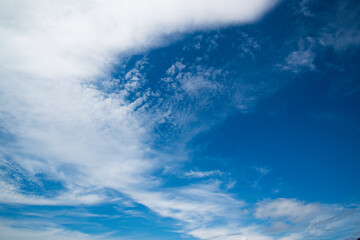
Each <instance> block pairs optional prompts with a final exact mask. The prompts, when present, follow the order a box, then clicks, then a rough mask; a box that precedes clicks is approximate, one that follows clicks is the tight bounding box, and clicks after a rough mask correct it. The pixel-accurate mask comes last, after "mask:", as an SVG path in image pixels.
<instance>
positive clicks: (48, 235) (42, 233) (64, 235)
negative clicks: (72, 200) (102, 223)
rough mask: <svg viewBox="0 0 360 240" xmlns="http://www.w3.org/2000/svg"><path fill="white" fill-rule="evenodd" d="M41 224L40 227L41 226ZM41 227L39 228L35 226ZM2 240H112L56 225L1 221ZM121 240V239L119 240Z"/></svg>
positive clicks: (0, 235) (0, 233) (0, 236)
mask: <svg viewBox="0 0 360 240" xmlns="http://www.w3.org/2000/svg"><path fill="white" fill-rule="evenodd" d="M39 224H40V225H39ZM36 225H39V226H38V227H37V228H34V226H36ZM0 238H1V239H6V240H19V239H28V240H49V239H51V240H63V239H68V240H85V239H86V240H99V239H102V240H104V239H112V238H110V237H109V236H106V235H99V236H94V235H89V234H84V233H81V232H78V231H70V230H67V229H64V228H62V227H60V226H56V225H54V224H46V223H34V222H32V223H31V224H29V222H27V223H23V222H19V221H16V222H14V221H13V222H11V223H10V222H9V220H6V223H4V219H0ZM117 239H118V240H119V238H117Z"/></svg>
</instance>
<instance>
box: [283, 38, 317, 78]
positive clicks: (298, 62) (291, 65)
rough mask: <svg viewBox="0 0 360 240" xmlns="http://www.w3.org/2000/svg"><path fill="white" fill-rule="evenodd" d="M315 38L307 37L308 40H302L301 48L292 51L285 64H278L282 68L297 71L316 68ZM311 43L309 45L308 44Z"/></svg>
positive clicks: (300, 42)
mask: <svg viewBox="0 0 360 240" xmlns="http://www.w3.org/2000/svg"><path fill="white" fill-rule="evenodd" d="M312 44H313V39H312V38H307V39H306V41H304V40H300V41H299V43H298V45H299V49H298V50H295V51H292V52H291V53H290V54H289V55H288V56H287V57H286V58H285V62H284V63H283V64H278V65H277V66H278V67H280V68H281V69H282V70H287V71H292V72H295V73H298V72H301V71H303V70H315V64H314V59H315V53H314V52H313V50H312ZM306 45H309V46H306Z"/></svg>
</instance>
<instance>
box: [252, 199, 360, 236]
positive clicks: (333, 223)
mask: <svg viewBox="0 0 360 240" xmlns="http://www.w3.org/2000/svg"><path fill="white" fill-rule="evenodd" d="M254 215H255V217H256V218H258V219H264V220H266V221H267V222H268V223H269V224H270V226H269V227H268V228H267V232H269V233H283V234H285V236H283V238H282V239H289V240H290V239H291V240H293V239H294V240H296V239H302V238H303V236H307V237H308V238H316V237H319V236H322V237H328V236H329V237H330V236H331V237H335V236H341V237H344V236H350V235H351V234H352V233H353V232H354V230H355V229H356V228H357V227H356V226H357V225H358V224H359V221H360V211H359V208H358V207H356V206H353V207H352V206H348V207H344V206H341V205H336V204H332V205H331V204H323V203H306V202H303V201H299V200H297V199H286V198H279V199H274V200H265V201H262V202H259V203H258V205H257V208H256V210H255V213H254ZM279 223H286V224H279Z"/></svg>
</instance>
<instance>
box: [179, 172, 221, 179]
mask: <svg viewBox="0 0 360 240" xmlns="http://www.w3.org/2000/svg"><path fill="white" fill-rule="evenodd" d="M222 174H223V173H222V172H220V171H219V170H214V171H193V170H190V171H189V172H186V173H185V176H186V177H191V178H203V177H210V176H217V175H222Z"/></svg>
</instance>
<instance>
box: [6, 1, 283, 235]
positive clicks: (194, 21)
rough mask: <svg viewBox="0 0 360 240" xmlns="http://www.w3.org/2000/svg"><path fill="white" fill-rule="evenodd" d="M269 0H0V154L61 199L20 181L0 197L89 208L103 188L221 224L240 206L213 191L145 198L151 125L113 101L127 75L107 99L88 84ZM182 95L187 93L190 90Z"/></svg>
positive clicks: (170, 213) (149, 186) (151, 189)
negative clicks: (177, 37)
mask: <svg viewBox="0 0 360 240" xmlns="http://www.w3.org/2000/svg"><path fill="white" fill-rule="evenodd" d="M275 3H276V1H275V0H271V1H269V0H255V1H250V2H249V1H245V0H243V1H236V0H225V1H215V0H210V1H209V0H208V1H204V0H195V1H194V0H191V1H190V0H185V1H184V0H181V1H180V0H174V1H165V0H159V1H146V0H124V1H106V2H104V1H98V0H90V1H69V0H65V1H56V2H48V1H44V0H33V1H26V2H24V1H20V0H14V1H5V0H1V1H0V16H1V17H0V18H1V19H0V36H1V38H0V102H1V103H2V104H1V105H0V121H1V125H2V126H3V127H4V131H6V132H7V133H8V134H9V135H11V136H12V137H13V140H12V141H10V142H9V143H7V145H6V146H5V147H2V148H1V150H2V153H3V154H4V156H2V157H3V158H4V159H10V160H11V161H13V162H14V163H16V164H17V165H18V166H19V169H23V170H24V171H25V172H27V174H29V175H30V176H32V178H31V181H34V184H36V181H38V182H39V181H40V180H36V175H37V174H43V175H45V176H47V177H49V178H51V179H55V180H56V181H59V182H61V183H62V185H63V186H64V188H65V190H64V191H62V192H61V193H59V194H58V195H56V196H55V197H49V196H39V195H36V194H35V193H32V192H26V191H23V190H22V189H21V184H22V182H21V181H18V182H16V181H9V179H8V178H7V177H6V176H5V175H6V174H5V175H2V179H1V182H0V183H1V186H2V188H1V191H2V194H1V198H0V200H1V201H2V202H3V203H7V204H10V203H22V204H31V205H76V204H95V203H99V202H104V201H111V199H109V198H110V197H109V196H108V194H107V193H106V191H105V190H104V189H112V190H113V191H115V192H116V191H118V192H121V193H124V194H126V195H128V196H129V197H131V198H132V199H134V200H136V201H138V202H139V203H141V204H144V205H145V206H148V207H149V208H150V209H152V210H153V211H155V212H157V213H159V214H160V215H161V216H167V217H172V218H175V219H178V220H181V221H184V222H187V223H190V222H194V221H195V220H199V221H200V222H201V223H204V224H205V223H206V222H207V221H208V220H211V219H213V218H215V217H218V216H221V217H224V218H228V217H229V216H231V214H230V215H229V213H231V211H230V208H229V207H234V208H236V207H238V206H241V202H240V201H237V200H235V199H234V198H232V197H230V196H228V195H227V193H226V192H223V191H221V190H220V189H219V188H218V187H211V186H207V185H198V186H189V187H184V188H181V189H179V190H173V191H171V192H170V193H165V192H162V191H161V190H158V189H157V187H158V186H159V185H160V184H161V179H158V178H155V177H153V176H151V173H152V171H153V170H155V169H158V168H160V166H162V163H161V161H160V160H159V159H157V158H155V157H149V156H150V155H154V150H152V149H150V148H149V146H148V144H147V143H148V142H149V141H151V140H152V136H150V133H149V131H148V128H149V125H150V127H151V123H149V125H148V124H147V123H146V122H145V121H144V120H143V119H142V118H141V117H139V115H137V113H135V109H137V108H138V107H139V106H141V105H142V104H143V103H144V102H146V96H143V97H142V98H141V99H140V98H139V99H138V101H137V102H132V103H129V102H128V101H127V100H126V99H125V97H126V96H127V94H128V92H129V91H135V90H136V89H137V84H138V82H139V81H141V80H142V79H141V76H140V75H139V73H138V72H136V69H135V70H134V71H133V72H131V73H129V75H128V76H124V77H125V78H126V77H128V80H131V81H129V85H127V86H125V87H126V88H125V91H123V92H121V93H119V94H118V95H117V94H108V93H106V92H105V91H102V90H99V88H97V87H95V86H94V85H95V84H96V83H97V82H98V81H100V80H99V79H104V82H106V83H105V85H104V86H108V87H110V86H111V81H110V82H109V81H107V79H108V78H110V71H111V68H112V67H113V66H114V64H116V63H118V61H119V60H118V58H119V57H121V56H126V55H129V54H131V53H133V52H134V51H143V50H145V49H147V48H149V47H154V46H157V45H160V44H162V41H163V39H164V38H163V37H164V36H166V35H168V34H172V33H176V32H187V31H192V30H195V29H199V28H208V27H213V26H220V25H226V24H241V23H247V22H251V21H255V20H256V19H258V18H259V17H261V15H263V14H264V13H265V12H266V11H267V10H269V9H270V7H272V6H273V5H274V4H275ZM198 80H199V81H198V82H199V84H198V86H197V89H199V88H203V87H204V86H205V85H206V84H205V85H204V83H206V81H205V79H198ZM130 82H131V84H130ZM109 84H110V85H109ZM184 86H185V87H184V89H187V91H188V92H189V93H192V92H194V91H195V90H196V89H195V90H194V89H192V88H190V86H189V85H187V84H186V83H185V84H184ZM206 86H207V85H206ZM5 103H6V104H5ZM142 116H143V115H142ZM147 119H150V117H148V118H147ZM1 167H6V166H5V165H4V163H2V166H1ZM156 189H157V190H156ZM195 207H196V208H195ZM1 228H2V231H1V232H2V236H3V237H4V238H6V239H23V238H24V236H27V239H60V238H61V239H74V238H75V239H89V236H87V235H84V234H80V233H74V232H68V231H66V230H63V229H58V228H57V227H55V228H52V227H50V228H46V229H42V230H41V231H33V230H26V229H22V230H19V229H16V230H15V229H14V228H10V227H9V226H2V227H1Z"/></svg>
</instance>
